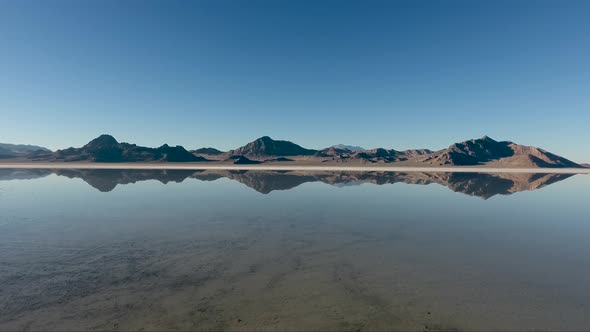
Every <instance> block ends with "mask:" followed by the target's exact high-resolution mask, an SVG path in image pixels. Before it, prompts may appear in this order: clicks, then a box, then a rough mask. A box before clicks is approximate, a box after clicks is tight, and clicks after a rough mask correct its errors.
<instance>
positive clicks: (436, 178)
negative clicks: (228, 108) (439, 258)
mask: <svg viewBox="0 0 590 332" xmlns="http://www.w3.org/2000/svg"><path fill="white" fill-rule="evenodd" d="M52 173H54V174H57V175H60V176H65V177H68V178H80V179H82V180H84V181H85V182H86V183H88V184H89V185H91V186H92V187H94V188H96V189H98V190H99V191H102V192H109V191H112V190H114V189H115V188H116V187H117V185H125V184H130V183H136V182H140V181H147V180H156V181H160V182H161V183H164V184H166V183H169V182H176V183H181V182H183V181H185V180H186V179H197V180H201V181H215V180H217V179H220V178H228V179H231V180H235V181H238V182H240V183H242V184H244V185H246V186H248V187H250V188H252V189H254V190H256V191H257V192H259V193H262V194H269V193H271V192H272V191H275V190H289V189H292V188H295V187H297V186H299V185H301V184H303V183H307V182H322V183H326V184H330V185H334V186H342V185H357V184H362V183H372V184H376V185H384V184H394V183H406V184H416V185H429V184H439V185H442V186H446V187H448V188H449V189H451V190H452V191H454V192H459V193H463V194H466V195H470V196H477V197H481V198H483V199H488V198H491V197H493V196H496V195H510V194H513V193H516V192H520V191H528V190H536V189H540V188H543V187H545V186H547V185H550V184H553V183H556V182H559V181H561V180H564V179H567V178H569V177H571V176H573V174H542V173H533V174H526V173H495V174H487V173H423V172H406V173H404V172H304V171H252V170H249V171H245V170H244V171H236V170H203V171H194V170H125V169H58V170H21V169H19V170H11V169H4V170H0V180H10V179H33V178H38V177H43V176H47V175H49V174H52Z"/></svg>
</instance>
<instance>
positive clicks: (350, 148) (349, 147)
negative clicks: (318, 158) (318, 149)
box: [331, 144, 365, 152]
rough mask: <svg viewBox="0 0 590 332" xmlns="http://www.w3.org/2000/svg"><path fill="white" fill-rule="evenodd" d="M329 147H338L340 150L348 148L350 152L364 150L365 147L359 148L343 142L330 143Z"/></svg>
mask: <svg viewBox="0 0 590 332" xmlns="http://www.w3.org/2000/svg"><path fill="white" fill-rule="evenodd" d="M331 148H335V149H340V150H348V151H351V152H356V151H365V149H363V148H361V147H360V146H355V145H344V144H336V145H332V146H331Z"/></svg>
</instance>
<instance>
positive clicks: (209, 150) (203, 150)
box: [190, 148, 224, 156]
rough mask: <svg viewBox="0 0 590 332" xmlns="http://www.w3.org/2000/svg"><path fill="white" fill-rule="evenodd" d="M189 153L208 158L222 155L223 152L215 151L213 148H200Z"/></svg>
mask: <svg viewBox="0 0 590 332" xmlns="http://www.w3.org/2000/svg"><path fill="white" fill-rule="evenodd" d="M190 152H192V153H194V154H198V155H201V154H203V155H209V156H217V155H220V154H223V153H224V152H223V151H220V150H217V149H215V148H200V149H196V150H191V151H190Z"/></svg>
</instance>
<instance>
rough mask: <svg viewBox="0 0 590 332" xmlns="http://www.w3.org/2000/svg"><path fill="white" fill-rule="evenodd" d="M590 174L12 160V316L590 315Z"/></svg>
mask: <svg viewBox="0 0 590 332" xmlns="http://www.w3.org/2000/svg"><path fill="white" fill-rule="evenodd" d="M589 189H590V176H587V175H575V176H571V175H565V174H495V175H493V174H468V173H461V174H458V173H455V174H453V173H378V172H375V173H355V172H350V173H346V172H339V173H333V172H323V173H321V172H320V173H317V172H316V173H309V172H260V171H247V172H240V171H200V172H195V171H162V170H154V171H149V170H141V171H137V170H136V171H133V170H55V171H51V170H0V211H2V213H1V214H0V329H1V330H15V329H17V330H26V329H31V330H39V329H50V330H63V329H76V330H80V329H100V330H103V329H108V330H110V329H112V330H131V329H133V330H135V329H146V330H162V329H166V330H168V329H184V330H189V329H192V330H194V329H203V330H211V329H215V330H218V329H228V330H278V329H281V330H386V329H389V330H391V329H398V330H420V331H430V330H449V329H455V330H473V329H478V330H492V329H493V330H497V329H503V330H515V329H517V330H587V329H589V328H590V315H588V312H589V306H588V305H589V304H590V279H589V278H588V277H587V276H588V275H589V273H590V255H588V253H589V252H590V241H588V238H589V235H590V219H589V216H590V205H589V204H588V202H590V190H589Z"/></svg>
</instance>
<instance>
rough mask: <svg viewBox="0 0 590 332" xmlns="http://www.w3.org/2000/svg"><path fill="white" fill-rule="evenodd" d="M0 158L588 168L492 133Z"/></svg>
mask: <svg viewBox="0 0 590 332" xmlns="http://www.w3.org/2000/svg"><path fill="white" fill-rule="evenodd" d="M0 158H3V159H7V158H21V159H22V158H24V159H28V160H31V161H52V162H217V163H232V164H261V163H291V164H302V165H303V164H305V165H313V164H317V165H334V164H338V165H340V164H342V165H344V164H345V165H351V166H354V165H357V166H358V165H365V164H393V165H396V166H397V165H399V166H476V165H486V166H491V167H522V168H529V167H531V168H535V167H549V168H559V167H575V168H577V167H583V166H582V165H579V164H577V163H575V162H573V161H571V160H568V159H566V158H563V157H560V156H558V155H556V154H553V153H551V152H548V151H545V150H543V149H540V148H537V147H532V146H524V145H519V144H516V143H513V142H510V141H496V140H494V139H492V138H490V137H488V136H484V137H481V138H477V139H471V140H467V141H464V142H460V143H454V144H452V145H450V146H449V147H448V148H446V149H442V150H437V151H433V150H429V149H413V150H395V149H386V148H376V149H370V150H365V149H363V148H361V147H358V146H347V145H335V146H331V147H328V148H325V149H322V150H314V149H307V148H304V147H302V146H300V145H297V144H295V143H293V142H290V141H283V140H274V139H272V138H270V137H269V136H263V137H260V138H258V139H256V140H254V141H252V142H250V143H248V144H246V145H244V146H242V147H239V148H237V149H234V150H230V151H225V152H224V151H221V150H218V149H215V148H211V147H208V148H200V149H196V150H191V151H188V150H186V149H185V148H184V147H182V146H174V147H172V146H169V145H167V144H164V145H162V146H160V147H158V148H149V147H142V146H138V145H135V144H130V143H120V142H118V141H117V140H116V139H115V138H114V137H112V136H110V135H101V136H99V137H97V138H95V139H93V140H91V141H90V142H89V143H88V144H86V145H84V146H82V147H80V148H73V147H71V148H68V149H64V150H57V151H55V152H52V151H50V150H48V149H45V148H42V147H38V146H25V145H9V144H0Z"/></svg>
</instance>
